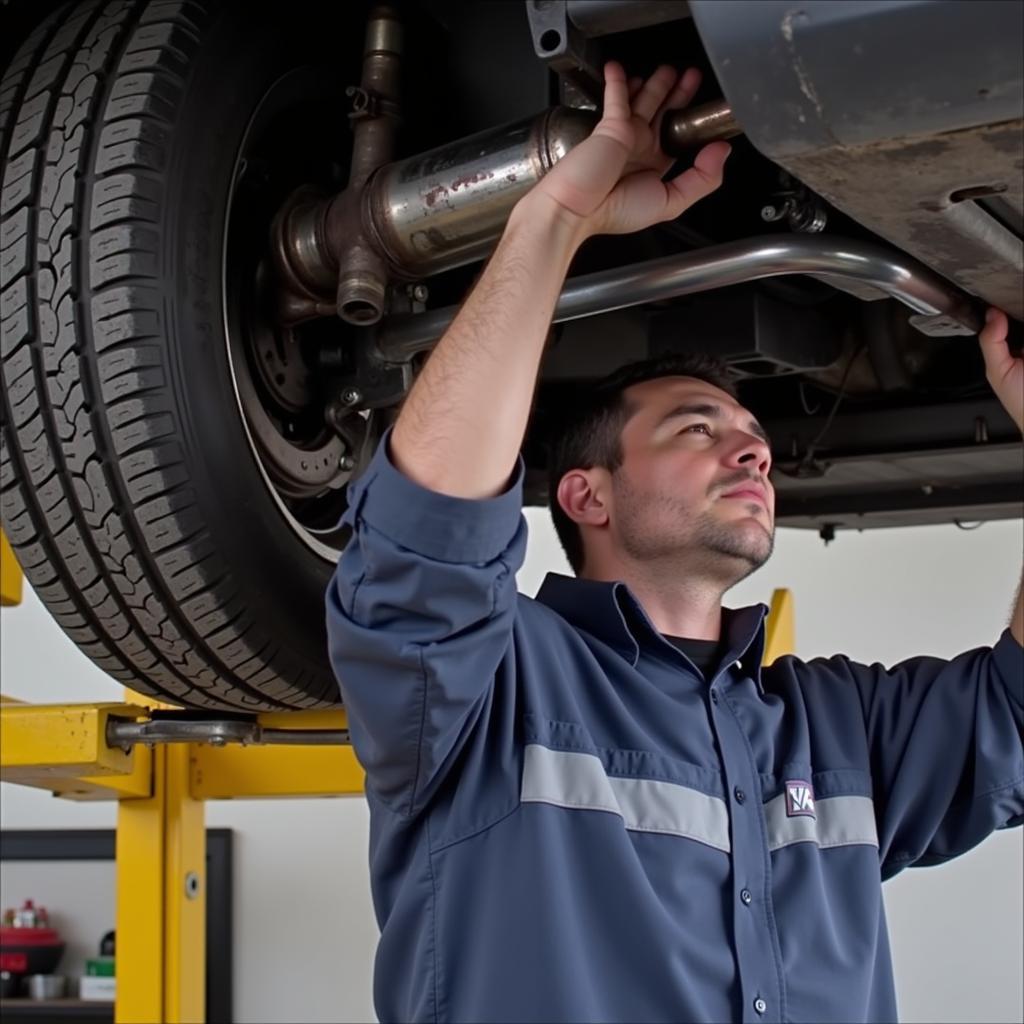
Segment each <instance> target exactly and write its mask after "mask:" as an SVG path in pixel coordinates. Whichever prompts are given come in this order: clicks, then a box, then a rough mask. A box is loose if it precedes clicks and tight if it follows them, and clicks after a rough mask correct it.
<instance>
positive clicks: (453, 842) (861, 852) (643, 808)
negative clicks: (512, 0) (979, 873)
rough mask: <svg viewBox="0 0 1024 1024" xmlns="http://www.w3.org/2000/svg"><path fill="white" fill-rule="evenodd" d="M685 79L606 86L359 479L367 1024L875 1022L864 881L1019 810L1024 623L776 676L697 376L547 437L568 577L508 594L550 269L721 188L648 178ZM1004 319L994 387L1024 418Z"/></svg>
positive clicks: (343, 657)
mask: <svg viewBox="0 0 1024 1024" xmlns="http://www.w3.org/2000/svg"><path fill="white" fill-rule="evenodd" d="M698 82H699V75H698V73H697V72H696V71H695V70H693V69H691V70H689V71H687V72H686V73H685V74H683V75H681V76H680V75H678V73H677V72H676V71H674V70H673V69H671V68H660V69H659V70H658V71H656V72H655V73H654V74H653V75H652V76H651V77H650V78H649V79H647V80H646V81H641V80H638V79H632V80H628V81H627V79H626V76H625V72H624V71H623V68H622V67H621V66H620V65H619V64H616V63H609V64H608V65H607V66H606V68H605V96H604V108H603V117H602V120H601V121H600V123H599V124H598V125H597V127H596V129H595V130H594V132H593V134H592V136H591V137H590V138H589V139H587V140H586V141H584V142H583V143H581V144H580V145H579V146H578V147H576V148H575V149H573V150H572V151H571V152H570V153H569V154H568V155H567V156H566V157H565V158H564V159H563V160H561V161H560V162H559V163H558V164H557V165H556V166H555V167H554V169H553V170H552V171H551V172H550V173H549V174H548V175H547V176H546V177H544V178H543V179H542V180H541V181H540V182H539V183H538V184H537V185H536V186H535V187H534V189H533V190H532V191H531V192H530V193H529V194H528V195H527V196H526V197H525V198H523V199H522V200H521V201H520V203H519V204H518V206H517V207H516V208H515V210H514V211H513V213H512V215H511V217H510V219H509V221H508V224H507V227H506V229H505V232H504V235H503V237H502V239H501V241H500V243H499V245H498V246H497V249H496V251H495V252H494V254H493V256H492V258H491V259H490V261H489V263H488V265H487V266H486V268H485V269H484V271H483V273H482V275H481V277H480V279H479V281H478V282H477V284H476V286H475V288H474V289H473V291H472V292H471V294H470V295H469V296H468V298H467V299H466V301H465V303H464V305H463V307H462V309H461V310H460V312H459V314H458V316H457V317H456V319H455V320H454V322H453V323H452V325H451V326H450V328H449V329H448V331H447V333H446V334H445V336H444V337H443V338H442V339H441V341H440V342H439V344H438V345H437V348H436V349H435V351H434V352H433V354H432V355H431V357H430V359H429V360H428V361H427V363H426V366H425V367H424V369H423V371H422V372H421V374H420V375H419V377H418V379H417V381H416V383H415V385H414V387H413V389H412V391H411V393H410V395H409V397H408V399H407V401H406V403H405V405H404V407H403V409H402V411H401V414H400V415H399V417H398V420H397V423H396V424H395V425H394V427H393V429H392V430H391V431H390V432H389V434H387V435H386V436H385V438H384V440H383V441H382V443H381V445H380V447H379V448H378V450H377V452H376V454H375V456H374V459H373V461H372V463H371V464H370V466H369V468H368V469H367V471H366V472H365V473H364V475H363V476H361V477H360V478H359V480H358V481H357V482H356V483H355V484H354V486H353V488H352V493H351V499H350V507H349V511H348V512H347V513H346V517H345V519H346V521H347V522H348V523H349V524H350V525H351V527H352V529H353V531H354V533H353V538H352V540H351V542H350V543H349V545H348V547H347V548H346V550H345V552H344V554H343V555H342V557H341V560H340V562H339V565H338V569H337V572H336V574H335V577H334V579H333V580H332V583H331V586H330V589H329V592H328V595H327V615H328V628H329V637H330V653H331V658H332V664H333V666H334V669H335V672H336V673H337V676H338V680H339V684H340V687H341V691H342V696H343V699H344V702H345V704H346V706H347V709H348V716H349V723H350V728H351V736H352V742H353V744H354V747H355V751H356V753H357V756H358V758H359V760H360V761H361V763H362V764H363V766H364V767H365V769H366V796H367V800H368V801H369V806H370V814H371V818H370V855H371V875H372V889H373V900H374V905H375V908H376V913H377V918H378V923H379V925H380V928H381V937H380V944H379V947H378V950H377V958H376V970H375V979H374V998H375V1006H376V1009H377V1012H378V1014H379V1016H380V1017H381V1019H382V1020H386V1021H392V1020H403V1021H405V1020H408V1021H448V1020H453V1021H456V1020H457V1021H588V1022H589V1021H740V1020H742V1021H767V1020H786V1021H816V1022H821V1021H891V1020H894V1019H895V1018H896V1013H897V1010H896V1001H895V992H894V985H893V975H892V966H891V960H890V952H889V943H888V938H887V932H886V924H885V916H884V910H883V904H882V893H881V882H882V881H883V880H884V879H887V878H889V877H891V876H892V875H894V874H896V873H897V872H899V871H901V870H902V869H903V868H905V867H908V866H910V865H915V864H917V865H927V864H938V863H941V862H944V861H946V860H949V859H950V858H952V857H956V856H958V855H959V854H961V853H963V852H965V851H966V850H969V849H970V848H971V847H973V846H975V845H976V844H977V843H979V842H980V841H981V840H982V839H983V838H985V836H987V835H988V834H989V833H991V832H992V831H993V830H995V829H999V828H1006V827H1010V826H1014V825H1020V824H1021V823H1022V821H1024V748H1022V726H1024V654H1022V646H1021V645H1022V642H1024V611H1022V607H1021V600H1020V597H1019V596H1018V600H1017V604H1016V608H1015V610H1014V613H1013V618H1012V623H1011V625H1010V627H1009V629H1007V630H1006V631H1005V632H1004V633H1003V634H1002V636H1001V638H1000V639H999V640H998V642H997V643H996V644H995V646H994V647H991V648H982V649H977V650H971V651H967V652H966V653H964V654H962V655H960V656H959V657H956V658H954V659H952V660H950V661H945V660H939V659H937V658H931V657H921V658H915V659H912V660H909V661H906V662H903V663H901V664H898V665H896V666H894V667H892V668H889V669H886V668H883V667H882V666H880V665H871V666H868V665H861V664H855V663H853V662H852V661H850V660H849V659H847V658H845V657H841V656H837V657H833V658H831V659H827V660H826V659H818V660H814V661H812V662H809V663H804V662H802V661H800V660H799V659H797V658H794V657H784V658H781V659H779V660H777V661H776V662H774V663H773V664H772V665H771V666H770V667H764V668H762V667H761V661H762V652H763V647H764V615H765V608H764V607H763V606H757V607H752V608H744V609H739V610H727V609H723V608H722V604H721V600H722V595H723V594H724V593H725V592H726V591H727V590H728V589H729V588H730V587H731V586H732V585H733V584H735V583H736V582H738V581H739V580H740V579H742V578H743V577H745V576H747V575H748V574H749V573H750V572H752V571H753V570H754V569H756V568H757V567H758V566H759V565H761V564H762V563H763V562H764V561H765V559H767V558H768V556H769V554H770V552H771V549H772V539H773V530H774V523H773V508H774V502H773V492H772V485H771V483H770V480H769V470H770V464H771V456H770V451H769V446H768V443H767V439H766V437H765V435H764V432H763V431H762V430H761V428H760V427H759V426H758V424H757V422H756V420H755V419H754V418H753V417H752V416H751V414H750V413H749V412H748V411H746V410H745V409H743V408H742V406H741V405H740V404H738V402H737V400H736V398H735V395H734V393H733V392H732V390H731V389H730V387H729V385H728V382H727V381H726V380H725V379H724V378H723V377H720V376H718V375H717V373H716V372H715V371H714V369H713V368H709V364H705V363H702V362H700V361H699V360H698V361H693V360H690V361H686V360H683V361H678V362H673V361H672V360H669V361H668V362H666V363H664V364H658V363H646V364H641V365H640V366H639V367H637V366H633V367H630V368H627V370H626V371H625V372H623V373H620V374H618V375H616V376H615V377H614V379H613V380H612V381H611V382H609V383H607V384H605V385H604V386H599V387H597V388H595V389H594V390H593V393H592V394H591V395H590V402H589V408H588V409H586V410H584V411H583V412H582V413H581V415H580V418H578V419H577V421H576V422H575V423H574V424H572V425H570V426H569V427H568V428H567V429H566V431H565V432H564V435H563V436H562V438H561V442H560V445H559V450H558V451H557V452H556V454H555V457H554V460H553V489H552V505H553V507H554V508H555V513H554V514H555V519H556V523H557V525H558V529H559V534H560V536H561V538H562V540H563V542H564V543H565V546H566V549H567V552H568V554H569V557H570V561H571V563H572V565H573V568H574V570H575V572H576V578H575V579H570V578H567V577H560V576H554V575H551V576H549V577H548V578H547V580H546V581H545V583H544V585H543V587H542V589H541V591H540V592H539V594H538V596H537V599H536V600H530V599H528V598H526V597H524V596H522V595H519V594H518V593H517V591H516V571H517V570H518V569H519V567H520V566H521V565H522V562H523V557H524V551H525V546H526V526H525V521H524V519H523V517H522V511H521V506H522V486H523V462H522V460H521V459H520V458H519V457H518V453H519V448H520V445H521V443H522V440H523V437H524V433H525V430H526V425H527V420H528V416H529V413H530V407H531V399H532V395H533V392H534V388H535V384H536V378H537V374H538V367H539V363H540V360H541V356H542V352H543V349H544V344H545V338H546V336H547V334H548V329H549V326H550V322H551V318H552V315H553V311H554V306H555V302H556V299H557V296H558V294H559V291H560V289H561V287H562V284H563V281H564V278H565V275H566V273H567V270H568V267H569V263H570V260H571V258H572V257H573V254H574V253H575V252H576V250H577V248H578V247H579V245H580V244H581V243H582V242H583V241H584V240H585V239H586V238H588V237H590V236H593V235H596V234H599V233H604V234H620V233H626V232H633V231H638V230H640V229H642V228H645V227H648V226H649V225H652V224H656V223H658V222H660V221H666V220H672V219H673V218H675V217H678V216H679V215H680V214H681V213H682V212H683V211H684V210H685V209H687V207H689V206H691V205H692V204H693V203H695V202H697V201H698V200H699V199H701V198H702V197H704V196H706V195H708V194H709V193H710V192H712V191H713V190H714V189H715V188H716V187H717V186H718V185H719V184H720V182H721V178H722V172H723V166H724V164H725V161H726V158H727V156H728V152H729V147H728V146H727V145H726V144H725V143H721V142H716V143H712V144H710V145H708V146H706V147H704V149H702V150H701V152H700V153H699V154H698V155H697V157H696V160H695V162H694V165H693V166H692V167H691V168H689V169H687V170H686V171H685V172H683V173H682V174H680V175H679V176H677V177H675V178H674V179H672V180H671V181H668V182H665V181H663V176H664V175H665V174H666V172H667V171H668V169H669V167H670V166H671V164H672V161H671V160H670V159H669V158H668V157H666V156H665V155H664V154H663V153H662V152H661V150H660V147H659V144H658V141H657V140H658V138H659V135H658V126H659V121H660V118H661V116H662V115H663V113H664V111H665V110H667V109H671V108H675V107H682V106H685V105H686V104H687V102H688V101H689V100H690V99H691V97H692V96H693V94H694V92H695V90H696V88H697V85H698ZM1006 335H1007V320H1006V317H1005V316H1004V315H1003V314H1002V313H1001V312H998V311H994V310H992V311H990V312H989V314H988V319H987V323H986V326H985V328H984V329H983V331H982V333H981V337H980V340H981V346H982V350H983V352H984V357H985V362H986V366H987V373H988V379H989V381H990V383H991V384H992V386H993V388H994V390H995V392H996V394H997V395H998V396H999V398H1000V400H1001V401H1002V403H1003V405H1004V406H1005V407H1006V409H1007V410H1008V411H1009V413H1010V415H1011V416H1012V417H1013V419H1014V420H1015V421H1016V423H1017V425H1018V426H1020V427H1021V428H1022V430H1024V365H1022V360H1021V359H1020V358H1014V357H1013V356H1012V355H1011V353H1010V350H1009V347H1008V344H1007V341H1006Z"/></svg>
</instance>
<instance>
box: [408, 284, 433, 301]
mask: <svg viewBox="0 0 1024 1024" xmlns="http://www.w3.org/2000/svg"><path fill="white" fill-rule="evenodd" d="M412 297H413V298H414V299H415V300H416V301H417V302H426V301H427V299H428V298H430V292H429V291H428V290H427V286H426V285H425V284H417V285H414V286H413V289H412Z"/></svg>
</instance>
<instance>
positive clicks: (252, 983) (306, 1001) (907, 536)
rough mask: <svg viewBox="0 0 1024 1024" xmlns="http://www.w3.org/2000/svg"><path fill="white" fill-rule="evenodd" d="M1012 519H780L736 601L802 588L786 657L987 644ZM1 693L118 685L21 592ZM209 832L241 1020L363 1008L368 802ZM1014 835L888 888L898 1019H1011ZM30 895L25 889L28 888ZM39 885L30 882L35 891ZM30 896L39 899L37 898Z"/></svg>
mask: <svg viewBox="0 0 1024 1024" xmlns="http://www.w3.org/2000/svg"><path fill="white" fill-rule="evenodd" d="M528 516H529V518H530V522H531V530H532V533H531V543H530V547H529V552H528V558H527V564H526V566H525V567H524V568H523V571H522V573H521V574H520V577H519V583H520V588H521V589H522V590H523V591H524V592H526V593H529V594H533V593H535V591H536V589H537V587H538V586H539V584H540V581H541V580H542V579H543V576H544V573H545V572H546V571H548V570H549V569H550V570H555V571H564V568H565V563H564V560H563V559H562V556H561V553H560V551H558V550H557V545H556V543H555V541H554V536H553V532H552V531H551V529H550V526H549V524H548V521H547V515H546V513H545V512H542V511H539V510H529V511H528ZM1021 550H1022V524H1021V522H1020V521H1014V522H1007V523H990V524H987V525H985V526H983V527H982V528H981V529H979V530H976V531H973V532H966V531H962V530H959V529H957V528H956V527H953V526H942V527H921V528H914V529H906V530H887V531H875V532H871V533H865V534H847V533H840V534H839V536H838V538H837V540H836V541H835V542H834V543H833V544H832V545H830V546H829V547H828V548H825V547H824V546H823V545H822V543H821V542H820V541H819V540H818V539H817V537H815V536H814V535H813V534H808V533H803V532H797V531H780V534H779V538H778V544H777V548H776V553H775V556H774V558H773V559H772V561H771V562H770V563H769V565H768V566H766V567H765V568H764V569H762V570H761V572H759V573H758V574H757V575H755V576H753V577H752V578H751V579H749V580H747V581H745V582H744V583H743V584H741V585H740V586H739V587H737V588H736V590H735V591H734V592H733V593H732V595H730V601H729V603H730V604H733V605H736V604H746V603H750V602H753V601H767V600H768V599H769V598H770V596H771V592H772V589H773V588H774V587H780V586H788V587H790V588H791V589H792V590H793V592H794V596H795V599H796V613H797V614H796V621H797V653H798V654H800V655H802V656H804V657H811V656H814V655H817V654H831V653H834V652H837V651H842V652H843V653H846V654H848V655H850V656H851V657H854V658H858V659H861V660H865V659H866V660H878V661H883V662H892V661H896V660H899V659H901V658H903V657H907V656H911V655H915V654H935V655H941V656H951V655H954V654H956V653H958V652H959V651H961V650H964V649H966V648H969V647H974V646H977V645H980V644H987V643H991V642H992V641H993V640H994V639H995V638H996V637H997V636H998V634H999V632H1000V631H1001V629H1002V627H1003V626H1004V625H1005V622H1006V619H1007V617H1008V614H1009V609H1010V605H1011V602H1012V598H1013V595H1014V592H1015V590H1016V587H1017V584H1018V582H1019V580H1020V553H1021ZM0 629H2V639H3V644H2V661H0V668H2V677H3V691H4V692H5V693H7V694H10V695H12V696H15V697H21V698H23V699H29V700H34V701H40V702H42V701H57V700H95V699H102V700H106V699H115V700H116V699H119V697H120V690H119V688H118V687H117V686H116V685H114V684H113V683H112V682H111V681H110V680H109V679H107V678H106V677H105V676H103V675H102V673H100V672H99V670H97V669H96V668H94V666H92V665H91V664H90V663H89V662H88V661H87V660H86V659H85V658H84V656H82V655H80V654H79V653H78V651H77V649H76V648H74V647H73V645H71V643H70V642H69V641H67V640H66V639H65V638H64V637H63V634H61V633H60V632H59V630H58V629H57V627H56V626H55V625H54V624H53V623H52V622H51V621H50V620H49V618H48V617H47V615H46V613H45V611H44V610H43V609H42V607H41V606H40V604H39V602H38V600H37V599H36V598H35V597H34V595H32V594H31V593H30V592H29V593H27V595H26V600H25V602H24V604H23V605H22V606H20V607H18V608H14V609H5V610H4V612H3V615H2V618H0ZM0 814H2V824H3V827H4V828H55V827H68V828H73V827H83V828H103V827H113V825H114V820H115V810H114V807H113V805H111V804H101V805H80V804H73V803H70V802H66V801H61V800H55V799H52V798H50V797H49V796H47V795H46V794H43V793H38V792H35V791H32V790H28V789H21V788H18V787H14V786H9V785H4V786H2V787H0ZM207 822H208V824H209V825H210V826H211V827H229V828H233V829H235V830H236V840H237V846H236V866H235V871H236V888H235V908H236V909H235V957H236V968H235V1005H236V1020H237V1021H239V1022H243V1024H244V1022H260V1024H267V1022H273V1021H282V1022H288V1021H296V1020H304V1021H311V1022H319V1021H366V1020H371V1019H373V1012H372V1003H371V999H370V976H371V970H372V957H373V948H374V943H375V941H376V928H375V925H374V921H373V914H372V909H371V906H370V900H369V883H368V872H367V865H366V844H367V814H366V805H365V803H364V801H363V800H361V799H345V800H334V801H331V800H311V801H277V802H273V803H270V802H263V801H248V802H239V803H232V802H224V803H217V804H211V805H210V806H209V808H208V812H207ZM1022 851H1024V847H1022V830H1020V829H1016V830H1014V831H1013V832H1004V833H998V834H996V835H994V836H992V837H990V838H989V839H988V840H986V842H985V843H983V844H982V845H981V846H980V847H978V848H977V849H975V850H973V851H971V852H970V853H968V854H966V855H965V856H963V857H961V858H959V859H958V860H957V861H954V862H952V863H950V864H947V865H943V866H942V867H934V868H925V869H919V870H911V871H905V872H904V873H903V874H902V875H900V876H898V877H897V878H895V879H894V880H892V881H891V882H889V883H887V885H886V887H885V894H886V905H887V908H888V914H889V921H890V930H891V934H892V942H893V949H894V959H895V963H896V976H897V988H898V992H899V1003H900V1008H901V1016H902V1019H903V1020H904V1021H908V1022H915V1021H916V1022H921V1024H924V1022H929V1024H934V1022H946V1021H950V1022H952V1021H965V1022H966V1021H987V1022H988V1021H990V1022H1011V1021H1020V1020H1021V1019H1022V1013H1024V992H1022V981H1021V963H1022V962H1024V924H1022V921H1024V917H1022V911H1024V891H1022ZM26 895H31V894H26ZM37 895H38V894H37ZM39 898H40V899H43V897H42V896H41V895H39Z"/></svg>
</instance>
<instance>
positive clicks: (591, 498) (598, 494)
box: [555, 469, 608, 526]
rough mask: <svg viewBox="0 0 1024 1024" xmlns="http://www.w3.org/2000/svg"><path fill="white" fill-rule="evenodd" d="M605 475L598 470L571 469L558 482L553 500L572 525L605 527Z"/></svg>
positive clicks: (606, 520) (606, 510)
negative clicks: (603, 478)
mask: <svg viewBox="0 0 1024 1024" xmlns="http://www.w3.org/2000/svg"><path fill="white" fill-rule="evenodd" d="M606 475H607V474H606V472H605V471H604V470H599V469H571V470H569V472H568V473H566V474H565V476H563V477H562V479H561V480H559V482H558V491H557V493H556V494H555V500H556V501H557V502H558V504H559V505H561V506H562V511H563V512H565V514H566V515H567V516H568V517H569V518H570V519H571V520H572V521H573V522H574V523H580V524H581V525H585V526H607V524H608V506H607V504H606V502H605V495H606V493H607V492H606V489H605V488H604V487H603V486H602V483H603V480H602V477H604V476H606Z"/></svg>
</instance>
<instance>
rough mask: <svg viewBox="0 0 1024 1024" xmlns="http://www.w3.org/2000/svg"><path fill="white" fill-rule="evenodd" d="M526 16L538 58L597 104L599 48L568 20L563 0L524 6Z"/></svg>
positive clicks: (600, 83)
mask: <svg viewBox="0 0 1024 1024" xmlns="http://www.w3.org/2000/svg"><path fill="white" fill-rule="evenodd" d="M526 13H527V17H528V18H529V20H530V33H531V35H532V36H533V49H534V52H535V53H536V54H537V57H538V59H540V60H542V61H544V63H545V64H547V66H548V67H549V68H551V70H552V71H555V72H557V73H558V74H559V75H560V76H561V77H562V78H563V79H565V80H567V81H568V82H570V83H571V84H572V85H573V87H574V88H575V89H577V90H578V91H579V92H581V93H582V94H583V95H584V96H585V97H586V98H587V99H588V100H590V101H591V102H593V103H595V104H600V102H601V95H602V92H603V90H604V74H603V72H602V70H601V54H600V48H599V45H598V44H597V43H595V42H594V40H592V39H587V38H585V37H584V35H583V33H582V32H580V30H579V29H578V28H577V27H576V25H575V24H573V22H572V21H571V20H570V18H569V12H568V8H567V4H566V0H550V2H548V3H528V4H527V5H526Z"/></svg>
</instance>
